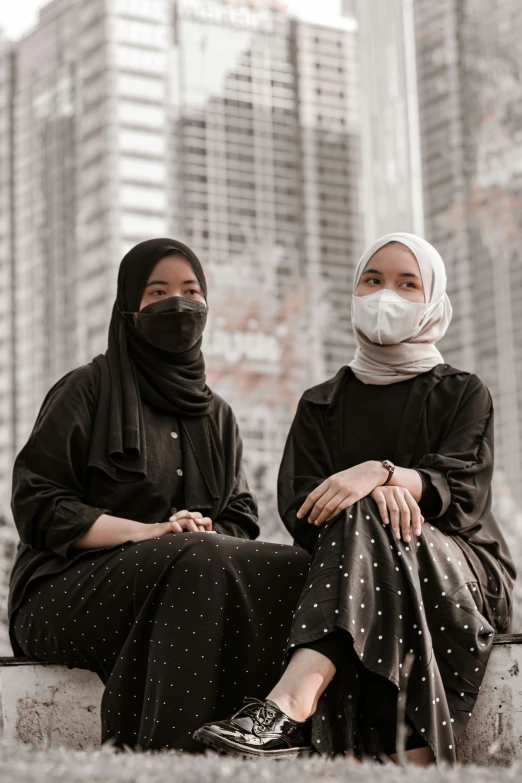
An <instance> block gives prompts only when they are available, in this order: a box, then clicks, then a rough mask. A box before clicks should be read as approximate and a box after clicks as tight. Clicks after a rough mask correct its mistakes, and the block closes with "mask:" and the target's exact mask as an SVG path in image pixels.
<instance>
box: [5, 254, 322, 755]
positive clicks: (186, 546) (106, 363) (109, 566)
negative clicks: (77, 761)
mask: <svg viewBox="0 0 522 783" xmlns="http://www.w3.org/2000/svg"><path fill="white" fill-rule="evenodd" d="M207 309H208V308H207V287H206V281H205V276H204V273H203V269H202V267H201V264H200V263H199V261H198V259H197V257H196V256H195V255H194V253H193V252H192V251H191V250H190V249H189V248H188V247H187V246H186V245H184V244H182V243H181V242H177V241H175V240H171V239H153V240H149V241H146V242H142V243H140V244H139V245H137V246H136V247H134V248H133V249H132V250H131V251H130V252H129V253H128V254H127V255H126V256H125V257H124V259H123V261H122V262H121V265H120V269H119V275H118V289H117V297H116V301H115V303H114V307H113V312H112V318H111V323H110V328H109V341H108V350H107V351H106V352H105V354H100V355H99V356H97V357H95V358H94V359H93V360H92V361H91V362H89V363H88V364H85V365H82V366H80V367H77V368H76V369H75V370H72V371H71V372H69V373H67V374H66V375H65V376H63V378H61V379H60V380H59V381H58V382H57V383H56V384H55V385H54V386H53V387H52V388H51V389H50V390H49V392H48V393H47V395H46V397H45V399H44V401H43V404H42V406H41V409H40V411H39V414H38V416H37V419H36V423H35V425H34V428H33V431H32V433H31V435H30V437H29V439H28V441H27V443H26V445H25V446H24V447H23V448H22V450H21V451H20V453H19V454H18V456H17V458H16V460H15V464H14V470H13V493H12V501H11V506H12V510H13V515H14V519H15V523H16V525H17V529H18V532H19V535H20V543H19V545H18V549H17V554H16V559H15V563H14V566H13V570H12V575H11V581H10V592H9V633H10V639H11V644H12V647H13V651H14V653H15V655H29V656H31V657H34V658H36V659H38V660H42V661H49V662H54V663H62V664H65V665H67V666H69V667H73V666H74V667H79V668H84V669H89V670H91V671H94V672H96V673H97V674H98V675H99V677H100V678H101V680H102V681H103V683H104V684H105V686H106V687H105V691H104V696H103V701H102V708H101V713H102V714H101V718H102V736H101V741H102V742H106V741H109V740H110V741H111V742H112V743H113V744H114V745H115V746H116V747H124V746H128V747H130V748H133V749H136V750H137V749H140V750H145V749H159V748H174V749H179V750H194V751H199V750H202V749H203V746H202V745H200V744H198V743H196V742H195V741H194V740H193V739H192V734H193V732H194V730H195V728H197V726H199V725H200V724H201V722H202V720H212V719H216V718H219V717H224V716H225V715H226V714H228V713H229V712H230V711H231V710H234V709H237V708H238V706H239V704H240V703H241V701H242V696H243V694H244V693H245V692H248V693H251V694H253V696H254V697H255V696H257V695H261V694H262V693H263V690H264V689H265V688H266V686H267V685H268V683H269V682H270V681H271V680H272V679H274V677H275V676H276V675H277V673H278V672H279V669H280V666H281V660H282V657H283V652H284V649H285V646H286V642H287V636H288V627H289V624H290V621H291V617H292V612H293V610H294V608H295V604H296V601H297V598H298V596H299V593H300V591H301V589H302V586H303V582H304V579H305V576H306V571H307V565H308V561H309V557H308V555H307V554H306V553H304V552H303V551H302V550H300V549H298V548H294V547H291V546H280V545H275V544H270V543H266V542H256V541H253V540H251V539H255V538H256V537H257V536H258V534H259V527H258V524H257V505H256V501H255V499H254V497H253V495H252V494H251V492H250V490H249V487H248V483H247V480H246V477H245V474H244V471H243V467H242V443H241V438H240V435H239V431H238V427H237V423H236V420H235V417H234V414H233V412H232V410H231V408H230V406H229V405H228V404H227V403H226V402H225V401H224V400H223V399H222V398H221V397H219V395H217V394H216V393H215V392H212V391H211V390H210V389H209V387H208V386H207V384H206V378H205V363H204V359H203V355H202V352H201V343H202V333H203V330H204V327H205V322H206V317H207ZM202 672H203V673H204V676H201V674H202Z"/></svg>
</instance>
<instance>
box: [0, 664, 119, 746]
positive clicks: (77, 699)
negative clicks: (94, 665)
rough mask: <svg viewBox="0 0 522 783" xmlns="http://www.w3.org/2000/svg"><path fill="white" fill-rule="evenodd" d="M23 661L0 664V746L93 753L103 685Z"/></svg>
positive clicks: (94, 678)
mask: <svg viewBox="0 0 522 783" xmlns="http://www.w3.org/2000/svg"><path fill="white" fill-rule="evenodd" d="M24 660H25V659H16V658H11V659H5V658H4V659H1V660H0V688H1V695H2V713H3V719H4V742H6V743H19V742H25V743H29V744H32V745H36V746H39V747H49V746H52V747H55V746H64V747H68V748H72V749H74V750H84V749H87V748H92V747H99V745H100V738H101V725H100V706H101V700H102V695H103V690H104V685H103V683H102V681H101V680H100V678H99V677H98V675H97V674H95V673H94V672H90V671H87V670H85V669H68V668H67V667H66V666H61V665H54V664H42V663H26V662H22V661H24ZM6 661H11V662H12V663H10V664H9V665H6V663H5V662H6ZM15 661H18V663H14V662H15Z"/></svg>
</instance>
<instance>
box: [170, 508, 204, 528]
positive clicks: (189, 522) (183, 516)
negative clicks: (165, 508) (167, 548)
mask: <svg viewBox="0 0 522 783" xmlns="http://www.w3.org/2000/svg"><path fill="white" fill-rule="evenodd" d="M163 524H165V525H170V529H169V530H167V531H166V532H170V533H182V532H183V531H184V530H186V531H189V532H193V533H215V530H212V520H211V519H210V517H204V516H203V514H202V513H201V512H200V511H187V510H186V509H185V510H184V511H177V512H176V513H175V514H173V515H172V516H171V517H169V521H168V522H165V523H163Z"/></svg>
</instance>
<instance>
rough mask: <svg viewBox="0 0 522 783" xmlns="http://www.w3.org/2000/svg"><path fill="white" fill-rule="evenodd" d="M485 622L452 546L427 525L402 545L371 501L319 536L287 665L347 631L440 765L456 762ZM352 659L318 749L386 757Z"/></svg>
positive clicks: (318, 717)
mask: <svg viewBox="0 0 522 783" xmlns="http://www.w3.org/2000/svg"><path fill="white" fill-rule="evenodd" d="M486 615H488V613H487V612H486V611H485V607H484V593H483V586H482V585H481V584H479V582H478V581H477V579H476V576H475V575H474V573H473V572H472V571H471V569H470V567H469V565H468V563H467V561H466V559H465V557H464V555H463V552H462V549H461V548H460V547H459V546H458V544H457V543H456V540H455V537H453V536H448V535H445V534H444V533H442V532H441V531H440V530H438V529H437V528H436V527H435V526H433V525H430V524H429V523H424V525H423V526H422V533H421V536H420V537H419V538H417V537H415V536H412V540H411V541H410V543H409V544H406V543H404V542H403V541H402V540H401V541H398V542H397V541H395V540H394V538H393V535H392V531H391V528H390V526H389V525H384V524H383V523H382V520H381V517H380V514H379V513H378V509H377V505H376V503H375V501H374V500H373V498H371V497H369V496H367V497H365V498H362V499H361V500H360V501H358V502H357V503H355V504H353V505H352V506H350V507H349V508H348V509H347V510H346V513H345V514H343V515H341V516H340V517H338V518H337V519H335V520H333V521H332V522H330V523H327V524H325V525H323V527H322V529H321V533H320V538H319V539H318V543H317V546H316V549H315V552H314V554H313V558H312V563H311V566H310V572H309V574H308V577H307V580H306V584H305V586H304V588H303V591H302V594H301V596H300V599H299V602H298V608H297V610H296V613H295V616H294V618H293V622H292V627H291V633H290V639H289V642H288V645H287V650H286V659H287V660H288V658H290V656H291V654H292V653H293V651H294V648H295V647H297V646H299V645H303V644H304V645H306V643H310V642H313V641H316V640H318V639H321V638H322V637H324V636H325V635H326V634H329V633H332V632H334V631H336V629H344V630H345V631H346V632H348V634H349V635H350V637H351V640H353V644H352V645H351V650H353V651H354V652H355V654H356V655H357V657H358V659H359V662H360V663H362V664H364V666H365V667H366V669H367V670H369V671H370V672H373V673H375V674H377V675H382V677H383V678H386V679H387V680H388V681H390V682H392V683H393V684H394V685H395V686H397V689H398V690H397V696H398V697H401V698H402V695H403V694H404V696H405V709H406V715H407V716H408V718H409V722H411V724H413V726H414V727H415V729H416V730H417V731H418V732H419V733H420V735H421V736H422V737H423V738H425V741H426V743H427V744H428V745H429V746H430V747H431V748H432V750H433V752H434V754H435V757H436V759H437V760H440V761H447V762H449V763H454V762H455V748H456V742H457V741H458V738H459V737H460V736H461V734H462V732H463V731H464V729H465V727H466V724H467V722H468V720H469V717H470V715H471V712H472V709H473V707H474V705H475V702H476V698H477V695H478V690H479V688H480V683H481V681H482V679H483V676H484V673H485V669H486V665H487V662H488V659H489V655H490V653H491V649H492V643H493V634H494V627H493V625H492V624H490V622H488V620H487V619H486ZM488 616H489V615H488ZM408 652H411V653H412V656H413V665H412V668H411V671H410V673H409V674H407V671H406V668H407V667H406V668H405V671H404V674H405V675H406V674H407V677H406V676H403V673H402V669H403V666H404V663H405V660H406V655H407V653H408ZM346 658H347V660H346V665H343V666H341V667H339V668H338V669H337V672H336V674H335V677H334V679H333V680H332V682H331V683H330V685H329V687H328V688H327V689H326V691H325V693H324V694H323V696H322V697H321V699H320V700H319V706H318V710H317V712H316V714H315V715H314V717H313V737H312V741H313V744H314V745H315V747H316V749H317V750H318V751H320V752H322V753H327V754H336V753H343V752H345V751H347V750H350V749H351V748H353V747H357V746H359V751H360V752H361V753H362V754H363V755H364V754H370V755H375V754H378V753H379V752H382V750H383V749H382V747H381V746H380V744H379V735H378V732H373V733H371V732H366V733H365V734H364V736H360V733H359V736H358V731H357V726H358V719H357V716H358V711H359V710H360V709H361V701H362V700H364V697H365V694H364V690H363V689H361V687H360V678H358V677H357V674H356V669H357V668H358V667H356V666H354V662H353V655H352V657H350V656H349V655H347V656H346ZM359 662H358V663H359ZM386 685H387V686H388V683H386ZM388 687H389V686H388ZM399 689H400V691H401V692H402V693H399ZM364 706H365V713H366V714H367V713H368V712H370V713H371V705H364Z"/></svg>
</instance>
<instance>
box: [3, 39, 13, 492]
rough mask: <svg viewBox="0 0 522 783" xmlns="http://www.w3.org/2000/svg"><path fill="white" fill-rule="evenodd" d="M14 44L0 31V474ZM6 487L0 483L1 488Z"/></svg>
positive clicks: (9, 287)
mask: <svg viewBox="0 0 522 783" xmlns="http://www.w3.org/2000/svg"><path fill="white" fill-rule="evenodd" d="M14 78H15V75H14V47H13V45H12V44H11V43H9V42H8V41H7V40H5V39H4V38H3V37H2V35H1V33H0V280H1V281H2V282H1V283H0V477H5V476H8V475H9V474H10V472H11V470H12V453H13V448H14V440H15V418H14V415H13V408H14V399H15V396H14V355H13V348H14V339H13V338H14V329H13V313H14V307H13V298H12V297H13V283H12V277H13V269H14V262H13V259H14V253H13V234H14V232H13V215H14V211H13V206H14V201H13V156H12V145H13V93H14ZM4 486H5V484H4V483H2V488H3V487H4Z"/></svg>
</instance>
